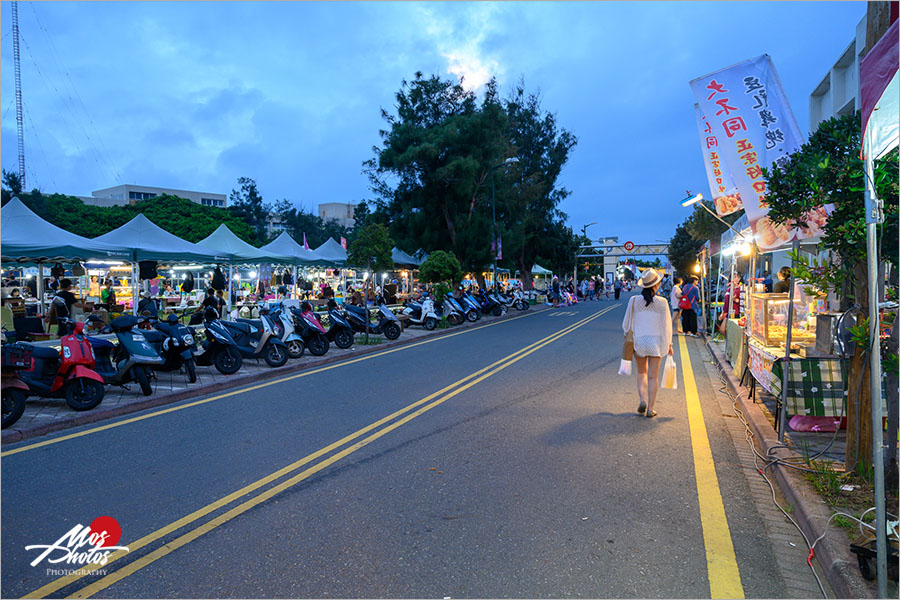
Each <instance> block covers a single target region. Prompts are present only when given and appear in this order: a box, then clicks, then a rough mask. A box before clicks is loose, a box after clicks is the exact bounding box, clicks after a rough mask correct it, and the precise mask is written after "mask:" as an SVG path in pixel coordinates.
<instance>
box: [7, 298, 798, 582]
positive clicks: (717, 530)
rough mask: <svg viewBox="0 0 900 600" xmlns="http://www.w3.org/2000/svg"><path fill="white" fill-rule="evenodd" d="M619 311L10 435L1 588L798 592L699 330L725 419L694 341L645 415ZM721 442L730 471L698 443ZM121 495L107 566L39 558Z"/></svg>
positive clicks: (714, 446) (563, 315)
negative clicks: (757, 502) (775, 546)
mask: <svg viewBox="0 0 900 600" xmlns="http://www.w3.org/2000/svg"><path fill="white" fill-rule="evenodd" d="M623 300H624V299H623ZM623 308H624V301H623V302H622V303H620V304H615V303H613V302H594V303H587V304H580V305H578V306H576V307H571V308H560V309H554V310H547V311H540V312H529V313H525V315H524V316H522V317H520V318H516V319H510V320H506V321H501V322H497V323H496V324H491V320H490V318H486V319H484V320H483V322H484V323H485V325H486V326H485V327H481V328H473V329H469V330H463V331H460V332H456V333H455V335H449V336H442V337H437V338H432V339H431V340H429V341H426V342H424V343H420V344H417V345H412V346H407V347H402V348H400V349H397V350H394V351H390V352H387V353H384V354H375V355H370V356H369V357H366V358H363V359H357V360H355V361H345V362H342V363H337V364H335V365H329V366H328V367H325V368H322V369H317V370H313V371H309V372H304V373H301V374H299V375H294V376H292V377H289V378H287V380H280V381H275V382H265V383H263V384H257V385H255V386H252V387H251V388H250V389H248V390H247V391H244V392H242V393H239V394H234V395H230V396H226V397H222V398H219V397H218V396H213V398H214V399H213V400H211V401H209V402H206V403H202V404H195V402H196V401H188V402H184V403H181V404H177V405H173V406H172V407H166V409H163V410H160V409H154V410H153V411H148V412H147V413H142V414H143V415H153V416H150V417H149V418H146V419H143V420H139V421H136V422H134V421H132V420H131V419H133V417H134V415H130V416H129V417H128V418H122V419H119V420H116V421H111V422H110V423H111V424H117V423H122V422H123V421H125V423H124V424H122V425H121V426H114V427H107V428H105V429H101V430H99V431H95V430H96V429H97V426H96V425H95V426H92V427H84V428H82V429H81V430H75V432H89V433H87V434H86V435H82V436H80V437H75V438H71V439H66V440H64V441H60V442H59V443H51V444H47V445H43V446H38V447H35V444H38V443H40V442H44V441H46V440H52V439H56V438H54V437H53V436H50V437H47V438H40V439H38V440H29V441H28V442H23V443H21V444H18V445H14V446H4V452H3V458H2V460H0V469H2V473H0V477H2V530H0V538H2V573H0V593H2V596H3V597H6V598H9V597H21V596H23V595H26V594H35V592H37V593H36V595H37V596H43V597H65V596H69V595H76V597H87V596H92V597H155V598H158V597H223V598H225V597H438V598H443V597H452V598H458V597H619V598H628V597H647V598H651V597H666V598H676V597H710V594H711V586H713V588H712V589H713V590H716V589H718V590H723V589H725V590H729V589H734V590H737V592H736V594H739V593H742V594H743V595H745V596H746V597H784V596H785V595H786V594H785V589H784V583H783V582H782V581H781V579H780V576H779V572H778V569H777V568H776V565H775V562H774V556H773V554H772V550H771V546H770V542H769V540H768V539H767V538H766V534H765V528H764V526H763V524H762V521H761V520H760V517H759V516H758V514H757V512H756V509H755V507H754V505H753V502H752V500H751V499H750V494H749V490H748V489H747V488H748V486H747V482H746V479H745V478H744V476H743V475H742V473H741V472H740V469H739V468H737V467H736V463H737V458H736V453H735V449H734V446H733V443H732V441H731V438H730V437H729V435H728V433H727V431H726V429H725V425H724V417H723V415H722V414H721V410H720V408H719V406H718V404H717V403H716V401H715V399H714V398H713V393H712V392H713V389H712V382H711V381H710V380H709V379H708V378H707V377H706V376H705V375H702V373H703V369H702V361H703V360H704V358H705V355H704V354H703V353H701V350H700V345H699V343H698V342H697V341H696V340H686V342H687V343H686V344H684V348H686V349H688V355H687V357H686V360H689V361H690V364H692V365H693V372H694V375H695V376H694V378H693V379H694V380H695V381H696V388H697V397H698V398H699V404H698V405H697V406H698V408H699V409H702V418H700V421H699V424H700V425H705V430H706V431H705V435H699V434H698V429H697V425H698V421H697V420H696V415H697V413H698V411H694V413H693V414H694V416H695V420H694V421H693V423H692V422H691V421H690V418H691V417H690V416H689V407H690V406H692V404H691V400H690V394H689V393H688V394H686V392H685V383H686V382H685V379H684V376H685V371H684V369H683V368H681V367H682V362H681V360H682V354H683V350H682V348H681V346H680V344H676V358H677V359H679V387H678V390H674V391H673V390H661V392H660V397H659V399H658V404H657V410H658V412H659V416H658V417H656V418H655V419H647V418H644V417H642V416H640V415H638V414H637V413H636V412H635V408H636V406H637V403H638V401H637V392H636V389H635V386H634V379H633V378H630V377H622V376H618V375H617V374H616V370H617V368H618V362H619V355H620V351H621V339H622V334H621V321H622V316H623ZM603 311H607V312H605V313H604V312H603ZM687 383H689V382H687ZM688 388H690V385H688ZM414 403H419V404H415V406H411V405H414ZM173 408H174V409H176V410H172V409H173ZM395 413H396V414H395ZM373 424H374V425H373ZM360 430H363V431H360ZM692 431H693V436H692ZM72 432H73V430H69V431H67V432H65V434H66V435H70V434H71V433H72ZM57 437H61V436H57ZM704 439H705V440H706V441H704ZM704 447H707V448H708V451H709V452H711V455H712V457H713V459H714V463H715V465H714V469H713V466H712V463H711V462H709V461H706V462H704V461H702V460H700V461H699V462H698V459H697V458H696V457H698V456H699V457H702V456H703V454H702V452H703V449H704ZM16 450H20V451H18V452H16ZM698 464H699V466H698ZM704 468H706V471H703V469H704ZM279 470H281V471H279ZM704 472H706V475H701V476H700V477H699V480H700V482H701V483H700V485H699V486H698V473H704ZM709 473H712V474H713V475H714V477H712V482H713V483H712V484H711V483H710V478H709V477H708V475H709ZM267 476H269V477H267ZM715 498H721V502H720V506H722V507H724V514H723V515H722V517H721V518H718V517H716V513H715V511H714V510H711V509H710V508H709V507H710V506H713V508H714V507H715V502H713V503H712V504H710V499H712V500H715ZM701 505H702V506H704V517H703V518H702V519H701V509H700V507H701ZM102 515H108V516H111V517H113V518H114V519H116V521H118V523H119V524H120V525H121V529H122V537H121V541H120V542H119V544H120V545H124V546H128V547H129V548H130V551H129V552H128V553H126V554H123V555H122V556H121V558H118V559H116V560H113V561H112V562H109V563H107V564H106V565H103V566H100V567H99V568H100V570H101V571H103V573H101V572H100V571H97V572H94V573H90V574H88V575H87V576H78V575H77V574H76V575H69V576H67V577H63V578H61V577H59V576H57V575H54V574H53V573H52V572H48V569H60V568H69V569H74V568H78V567H79V566H80V565H65V564H55V565H51V564H49V563H48V560H47V559H45V560H44V561H43V562H41V563H39V564H38V565H37V566H31V565H30V563H31V561H33V560H35V559H36V558H37V557H38V555H39V553H40V552H39V551H38V550H34V549H32V550H28V551H26V550H25V546H28V545H34V544H45V545H46V544H52V543H53V542H55V541H56V540H58V539H59V538H60V537H61V536H63V534H64V533H66V532H67V531H69V530H70V529H72V528H73V527H74V526H75V525H77V524H82V525H88V524H90V523H91V522H92V521H93V520H94V519H95V518H97V517H99V516H102ZM729 549H731V550H729ZM729 552H731V554H730V555H729ZM113 556H114V558H115V556H116V555H113ZM728 556H733V558H734V561H733V562H734V567H733V568H731V569H730V567H729V561H728V560H727V559H728ZM729 585H731V586H735V585H736V586H737V587H736V588H735V587H731V588H729V587H728V586H729ZM716 586H720V587H716ZM721 586H725V587H721ZM736 594H735V595H736Z"/></svg>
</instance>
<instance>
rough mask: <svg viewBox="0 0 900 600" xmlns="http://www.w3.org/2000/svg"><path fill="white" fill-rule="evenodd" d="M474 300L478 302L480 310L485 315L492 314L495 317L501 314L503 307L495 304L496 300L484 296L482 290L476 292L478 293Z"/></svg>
mask: <svg viewBox="0 0 900 600" xmlns="http://www.w3.org/2000/svg"><path fill="white" fill-rule="evenodd" d="M475 301H476V302H478V305H479V306H480V307H481V312H483V313H484V314H486V315H487V314H492V315H494V316H495V317H499V316H500V315H502V314H503V308H502V307H501V306H500V305H499V304H497V302H495V301H494V300H491V299H490V298H489V297H488V296H486V295H485V293H484V291H480V292H478V295H477V296H475Z"/></svg>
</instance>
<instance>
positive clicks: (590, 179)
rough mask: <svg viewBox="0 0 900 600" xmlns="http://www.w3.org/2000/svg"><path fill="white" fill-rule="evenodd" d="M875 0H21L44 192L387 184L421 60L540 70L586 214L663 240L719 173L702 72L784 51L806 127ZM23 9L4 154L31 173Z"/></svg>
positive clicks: (34, 183) (624, 234)
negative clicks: (405, 93)
mask: <svg viewBox="0 0 900 600" xmlns="http://www.w3.org/2000/svg"><path fill="white" fill-rule="evenodd" d="M865 11H866V4H865V2H496V3H494V2H472V3H469V2H451V3H443V2H366V3H355V2H310V3H303V2H271V3H270V2H86V3H81V2H19V27H20V30H21V40H22V41H21V65H22V89H23V104H24V112H25V152H26V174H27V181H26V184H27V188H28V189H31V188H33V187H38V188H39V189H41V190H42V191H43V192H44V193H54V192H59V193H65V194H70V195H79V196H89V195H91V192H92V191H93V190H98V189H102V188H106V187H111V186H114V185H119V184H123V183H133V184H138V185H151V186H159V187H168V188H175V189H187V190H197V191H206V192H215V193H224V194H228V193H230V191H231V190H232V189H234V188H236V187H238V185H237V179H238V178H239V177H251V178H253V179H255V180H256V182H257V184H258V186H259V190H260V192H261V194H262V195H263V198H264V200H265V201H266V202H273V203H274V202H275V201H277V200H281V199H287V200H289V201H291V202H293V203H294V204H295V205H297V206H298V207H301V208H305V209H306V210H309V211H315V210H316V207H317V205H318V204H319V203H320V202H358V201H361V200H365V199H368V198H371V197H372V193H371V192H370V191H369V189H368V181H367V178H366V177H365V175H364V174H363V173H362V166H361V165H362V162H363V161H365V160H367V159H369V158H371V157H372V155H373V153H372V147H373V146H375V145H378V144H379V142H380V137H379V134H378V132H379V130H380V129H382V128H383V127H385V122H384V121H383V119H382V117H381V110H382V109H385V110H387V111H388V112H394V101H395V98H394V97H395V94H396V93H397V91H398V90H399V89H400V85H401V82H402V81H403V80H404V79H411V78H413V76H414V73H415V72H416V71H422V72H423V73H424V74H425V75H426V76H427V75H430V74H438V75H441V76H442V77H445V78H446V77H459V76H464V80H465V83H466V86H467V87H470V88H471V89H474V90H475V91H476V92H478V91H480V90H481V89H482V86H483V84H484V83H485V82H486V81H487V80H488V79H489V78H490V77H491V76H495V77H497V79H498V81H499V83H500V87H501V90H502V91H503V92H508V91H510V90H511V89H512V87H513V85H514V84H515V83H516V82H517V81H518V80H519V79H524V81H525V84H526V87H527V88H528V89H529V90H530V91H539V92H540V93H541V96H542V99H543V108H544V109H545V110H547V111H549V112H552V113H555V114H556V116H557V120H558V123H559V124H560V125H561V126H562V127H565V128H566V129H568V130H569V131H571V132H572V133H574V134H575V135H576V136H577V137H578V145H577V146H576V147H575V149H574V151H573V152H572V154H571V157H570V160H569V163H568V164H567V165H566V167H565V169H564V171H563V174H562V176H561V180H560V181H561V184H562V185H564V186H565V187H566V188H567V189H568V190H569V191H570V192H571V195H570V196H569V197H568V198H567V199H566V200H565V201H564V202H563V203H562V205H561V209H562V210H563V211H564V212H566V213H567V214H568V216H569V225H571V226H572V227H573V228H574V229H575V230H577V231H580V230H581V228H582V226H584V225H586V224H588V223H592V222H598V225H594V226H592V227H590V228H589V229H588V230H587V232H588V235H589V236H590V237H591V238H594V239H595V238H597V237H599V236H618V237H619V240H620V242H624V241H626V240H630V241H633V242H634V243H654V242H657V241H667V240H668V239H669V238H670V237H671V236H672V234H673V233H674V230H675V227H676V226H677V225H678V224H679V223H681V222H682V221H683V220H684V218H685V216H686V210H687V209H683V208H681V205H680V203H679V201H680V200H681V198H683V197H684V195H685V190H687V189H690V190H693V191H694V192H703V193H704V194H705V195H708V191H709V187H708V184H707V181H706V175H705V171H704V168H703V162H702V155H701V149H700V140H699V134H698V131H697V126H696V122H695V118H694V112H693V103H694V100H693V97H692V95H691V91H690V88H689V86H688V82H689V81H690V80H691V79H694V78H696V77H700V76H702V75H705V74H707V73H710V72H713V71H716V70H718V69H721V68H723V67H727V66H729V65H732V64H734V63H737V62H740V61H742V60H745V59H748V58H752V57H756V56H759V55H761V54H765V53H768V54H769V55H770V56H771V57H772V60H773V62H774V64H775V67H776V69H777V70H778V73H779V75H780V77H781V80H782V82H783V84H784V86H785V92H786V95H787V98H788V100H789V102H790V104H791V107H792V108H793V111H794V114H795V116H796V118H797V121H798V122H799V123H800V127H801V129H802V130H803V132H804V134H806V135H808V129H809V94H810V93H811V92H812V90H813V89H814V88H815V87H816V86H817V85H818V84H819V82H820V81H821V80H822V79H823V77H824V76H825V75H826V74H827V72H828V69H829V68H830V67H831V65H833V64H834V62H835V61H836V60H837V58H838V57H839V56H840V54H841V53H842V51H843V50H844V49H845V48H846V47H847V45H848V44H849V43H850V42H851V40H852V39H853V37H854V35H855V28H856V24H857V23H858V22H859V20H860V19H862V18H863V17H864V16H865ZM11 31H12V24H11V3H10V2H8V1H7V2H2V3H0V34H2V41H0V111H2V121H0V162H2V167H3V168H4V169H6V170H10V171H16V170H17V169H18V166H17V165H18V161H17V140H16V110H15V102H14V100H15V80H14V70H13V42H12V40H13V36H12V35H11Z"/></svg>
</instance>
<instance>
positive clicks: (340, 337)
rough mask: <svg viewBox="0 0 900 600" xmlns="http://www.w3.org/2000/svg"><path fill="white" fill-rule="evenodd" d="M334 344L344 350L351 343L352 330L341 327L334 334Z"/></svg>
mask: <svg viewBox="0 0 900 600" xmlns="http://www.w3.org/2000/svg"><path fill="white" fill-rule="evenodd" d="M334 345H335V346H337V347H338V348H340V349H341V350H346V349H347V348H349V347H351V346H352V345H353V332H351V331H347V330H346V329H343V330H341V331H338V332H337V333H336V334H335V336H334Z"/></svg>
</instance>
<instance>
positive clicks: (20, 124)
mask: <svg viewBox="0 0 900 600" xmlns="http://www.w3.org/2000/svg"><path fill="white" fill-rule="evenodd" d="M12 30H13V59H14V61H15V65H16V131H17V133H18V137H19V181H20V183H21V185H22V190H25V189H26V188H25V121H24V119H23V117H22V65H21V59H20V56H19V3H18V2H17V1H16V0H13V3H12Z"/></svg>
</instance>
